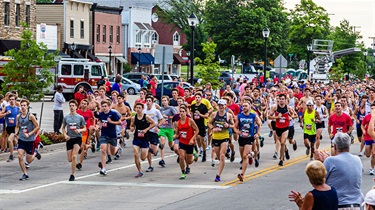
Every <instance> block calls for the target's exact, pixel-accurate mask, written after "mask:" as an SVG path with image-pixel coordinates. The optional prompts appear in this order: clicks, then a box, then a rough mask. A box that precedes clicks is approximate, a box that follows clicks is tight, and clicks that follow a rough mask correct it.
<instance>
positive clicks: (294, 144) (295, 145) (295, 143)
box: [293, 140, 297, 151]
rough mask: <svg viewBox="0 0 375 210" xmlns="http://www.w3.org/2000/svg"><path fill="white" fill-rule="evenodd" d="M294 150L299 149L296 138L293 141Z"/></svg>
mask: <svg viewBox="0 0 375 210" xmlns="http://www.w3.org/2000/svg"><path fill="white" fill-rule="evenodd" d="M293 150H294V151H296V150H297V142H296V140H294V143H293Z"/></svg>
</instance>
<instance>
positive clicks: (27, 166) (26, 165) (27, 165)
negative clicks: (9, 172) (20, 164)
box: [25, 161, 30, 169]
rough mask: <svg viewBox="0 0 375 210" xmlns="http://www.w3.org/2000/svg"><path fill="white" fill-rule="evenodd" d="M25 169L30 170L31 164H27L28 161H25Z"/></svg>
mask: <svg viewBox="0 0 375 210" xmlns="http://www.w3.org/2000/svg"><path fill="white" fill-rule="evenodd" d="M25 167H26V169H28V168H30V165H29V163H28V162H26V161H25Z"/></svg>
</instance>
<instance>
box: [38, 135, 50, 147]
mask: <svg viewBox="0 0 375 210" xmlns="http://www.w3.org/2000/svg"><path fill="white" fill-rule="evenodd" d="M40 141H41V142H42V144H43V145H51V144H52V142H51V141H50V140H49V138H48V137H47V136H45V135H43V134H40Z"/></svg>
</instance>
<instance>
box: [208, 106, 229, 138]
mask: <svg viewBox="0 0 375 210" xmlns="http://www.w3.org/2000/svg"><path fill="white" fill-rule="evenodd" d="M227 113H228V112H225V114H224V116H220V115H219V112H216V116H215V118H214V122H213V124H214V128H219V131H218V132H212V139H215V140H224V139H228V138H229V130H228V128H225V127H224V124H225V123H229V122H228V121H227V118H228V116H227Z"/></svg>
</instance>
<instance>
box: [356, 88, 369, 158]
mask: <svg viewBox="0 0 375 210" xmlns="http://www.w3.org/2000/svg"><path fill="white" fill-rule="evenodd" d="M367 99H368V96H367V95H363V96H362V97H361V100H360V101H359V105H358V106H356V108H355V111H354V114H355V117H356V128H357V137H358V141H359V142H361V145H360V147H359V153H358V156H359V157H362V155H363V153H362V151H363V148H364V147H365V142H364V140H363V131H365V129H364V128H363V126H362V122H363V119H364V118H365V116H366V115H367V112H366V102H367ZM365 133H366V132H365Z"/></svg>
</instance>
